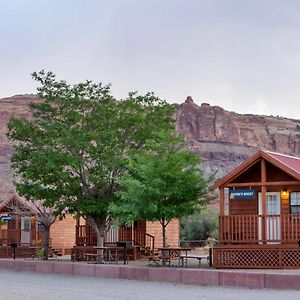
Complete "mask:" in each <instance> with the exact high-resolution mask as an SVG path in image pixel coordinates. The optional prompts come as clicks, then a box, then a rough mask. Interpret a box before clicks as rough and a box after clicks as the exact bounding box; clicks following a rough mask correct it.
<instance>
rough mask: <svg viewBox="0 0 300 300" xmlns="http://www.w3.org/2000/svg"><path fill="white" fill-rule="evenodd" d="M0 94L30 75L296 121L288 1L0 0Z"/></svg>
mask: <svg viewBox="0 0 300 300" xmlns="http://www.w3.org/2000/svg"><path fill="white" fill-rule="evenodd" d="M0 12H1V18H0V98H3V97H8V96H12V95H15V94H25V93H35V92H36V87H37V85H36V83H35V82H34V81H33V80H32V78H31V75H30V74H31V73H32V72H33V71H39V70H42V69H45V70H46V71H53V72H54V73H55V74H56V75H57V78H58V79H64V80H67V81H68V82H70V83H78V82H82V81H84V80H86V79H90V80H93V81H95V82H103V83H110V84H111V85H112V86H111V90H112V94H113V95H114V96H115V97H117V98H118V99H120V98H124V97H126V95H127V94H128V92H129V91H138V92H139V93H141V94H143V93H145V92H147V91H153V92H155V93H156V95H157V96H159V97H160V98H162V99H165V100H167V101H168V102H170V103H182V102H183V101H184V100H185V99H186V97H187V96H192V97H193V99H194V102H196V103H198V104H201V103H202V102H205V103H210V104H211V105H218V106H221V107H223V108H225V109H227V110H230V111H236V112H239V113H253V114H264V115H274V116H277V115H280V116H285V117H290V118H296V119H300V38H299V37H300V1H298V0H251V1H250V0H248V1H241V0H109V1H108V0H105V1H102V0H51V1H49V0H48V1H47V0H0Z"/></svg>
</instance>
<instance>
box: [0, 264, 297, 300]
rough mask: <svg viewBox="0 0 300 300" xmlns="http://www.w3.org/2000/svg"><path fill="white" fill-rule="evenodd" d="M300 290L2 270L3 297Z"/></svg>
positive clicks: (249, 299) (237, 298) (278, 294)
mask: <svg viewBox="0 0 300 300" xmlns="http://www.w3.org/2000/svg"><path fill="white" fill-rule="evenodd" d="M299 294H300V292H297V291H283V290H278V291H277V290H267V289H263V290H255V289H237V288H234V289H232V288H220V287H198V286H190V285H181V284H178V285H175V284H170V283H157V282H144V281H135V280H120V279H102V278H91V277H84V276H64V275H58V274H40V273H31V272H20V273H18V272H13V271H4V270H0V299H6V300H12V299H14V300H18V299H22V300H27V299H35V300H39V299H41V300H42V299H43V300H48V299H55V300H56V299H64V300H68V299H70V300H71V299H72V300H77V299H88V300H93V299H101V300H105V299H118V300H123V299H126V300H129V299H130V300H133V299H143V300H148V299H149V300H150V299H151V300H153V299H158V300H160V299H172V300H177V299H178V300H179V299H180V300H182V299H186V300H190V299H197V300H199V299H200V300H241V299H243V300H253V299H256V298H257V297H262V299H264V300H277V299H278V300H279V299H280V300H282V299H284V300H290V299H291V300H295V299H298V298H299Z"/></svg>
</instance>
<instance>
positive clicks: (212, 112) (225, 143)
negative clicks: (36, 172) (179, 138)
mask: <svg viewBox="0 0 300 300" xmlns="http://www.w3.org/2000/svg"><path fill="white" fill-rule="evenodd" d="M36 101H40V99H39V98H38V97H37V96H35V95H18V96H14V97H9V98H3V99H0V122H1V123H0V124H1V127H0V198H1V197H2V198H6V197H7V195H8V194H9V193H11V191H12V190H13V187H12V182H13V178H12V172H11V170H10V155H11V153H12V147H11V146H10V144H9V141H8V139H7V137H6V135H5V133H6V131H7V127H6V124H7V122H8V120H9V118H10V117H11V116H23V117H25V118H30V117H31V115H30V112H29V110H28V107H27V105H28V103H29V102H36ZM175 118H176V120H177V123H176V130H177V132H181V133H183V134H184V136H185V139H186V141H187V142H188V144H189V148H190V150H191V151H192V152H194V153H199V154H201V155H202V164H203V167H204V169H205V171H206V173H207V174H209V173H210V172H211V171H212V170H217V171H218V173H219V174H218V175H219V176H222V175H223V174H224V173H227V172H228V171H230V170H231V169H233V168H234V167H235V166H237V165H238V164H239V163H241V162H242V161H244V160H245V159H246V158H248V157H249V156H250V155H251V154H253V153H254V152H255V151H256V150H257V149H259V148H262V149H266V150H272V151H276V152H281V153H285V154H290V155H296V156H300V120H292V119H287V118H283V117H270V116H258V115H241V114H237V113H234V112H229V111H226V110H224V109H223V108H221V107H218V106H210V105H209V104H207V103H203V104H201V105H200V106H199V105H197V104H196V103H194V102H193V100H192V98H191V97H188V98H187V100H186V101H185V102H184V103H182V104H180V105H176V113H175Z"/></svg>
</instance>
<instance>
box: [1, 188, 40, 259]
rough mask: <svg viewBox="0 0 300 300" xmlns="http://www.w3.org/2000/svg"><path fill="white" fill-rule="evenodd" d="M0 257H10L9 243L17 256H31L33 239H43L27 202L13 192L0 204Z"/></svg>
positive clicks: (33, 212)
mask: <svg viewBox="0 0 300 300" xmlns="http://www.w3.org/2000/svg"><path fill="white" fill-rule="evenodd" d="M0 218H1V225H0V257H11V255H12V249H11V245H12V244H15V245H16V246H17V248H16V251H17V256H19V257H20V256H22V257H28V256H29V257H31V256H32V254H33V252H34V251H35V250H34V248H33V247H32V246H34V245H35V241H38V240H40V241H41V242H43V240H44V230H43V228H42V226H40V224H39V222H38V221H37V218H36V210H35V208H34V207H32V206H31V205H30V203H29V202H27V201H25V200H23V199H22V198H20V197H18V196H17V195H15V194H13V195H11V196H10V197H9V198H7V199H6V200H5V201H3V202H2V203H1V204H0Z"/></svg>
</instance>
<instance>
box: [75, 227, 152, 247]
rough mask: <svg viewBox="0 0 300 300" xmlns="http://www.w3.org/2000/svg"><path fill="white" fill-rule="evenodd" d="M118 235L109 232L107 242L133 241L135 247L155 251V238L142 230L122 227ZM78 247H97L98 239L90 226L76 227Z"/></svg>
mask: <svg viewBox="0 0 300 300" xmlns="http://www.w3.org/2000/svg"><path fill="white" fill-rule="evenodd" d="M116 230H118V232H117V233H116V232H115V231H114V232H111V231H109V232H108V234H107V235H106V237H105V241H106V242H110V243H111V242H117V241H132V243H133V245H134V246H139V247H142V248H144V250H145V251H146V252H147V251H148V252H151V251H152V252H153V251H154V236H153V235H151V234H148V233H146V232H144V231H142V230H138V229H136V228H134V229H132V228H131V227H125V226H124V227H123V226H122V227H120V228H118V229H116ZM76 245H77V246H95V245H97V237H96V234H95V232H94V230H93V229H92V228H91V227H90V226H86V225H77V226H76Z"/></svg>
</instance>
